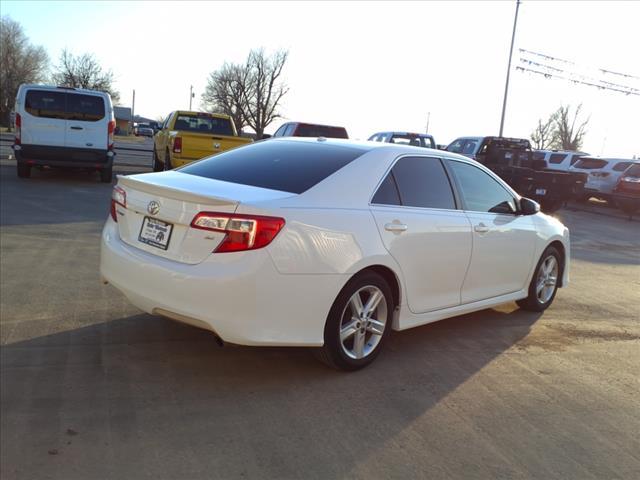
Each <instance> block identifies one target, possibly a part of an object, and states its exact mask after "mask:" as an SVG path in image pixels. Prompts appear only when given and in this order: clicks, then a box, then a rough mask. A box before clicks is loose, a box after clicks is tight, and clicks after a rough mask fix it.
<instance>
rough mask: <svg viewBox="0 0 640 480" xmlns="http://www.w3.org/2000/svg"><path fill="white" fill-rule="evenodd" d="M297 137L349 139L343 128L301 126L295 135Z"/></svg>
mask: <svg viewBox="0 0 640 480" xmlns="http://www.w3.org/2000/svg"><path fill="white" fill-rule="evenodd" d="M293 135H294V136H296V137H325V138H349V137H348V135H347V131H346V130H345V129H344V128H343V127H327V126H325V125H308V124H300V125H298V128H296V130H295V133H294V134H293Z"/></svg>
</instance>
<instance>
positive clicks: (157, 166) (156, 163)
mask: <svg viewBox="0 0 640 480" xmlns="http://www.w3.org/2000/svg"><path fill="white" fill-rule="evenodd" d="M163 170H164V164H163V163H162V162H161V161H160V159H159V158H158V152H156V149H155V148H154V149H153V171H154V172H161V171H163Z"/></svg>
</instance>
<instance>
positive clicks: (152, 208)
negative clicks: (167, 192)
mask: <svg viewBox="0 0 640 480" xmlns="http://www.w3.org/2000/svg"><path fill="white" fill-rule="evenodd" d="M159 211H160V204H159V203H158V202H156V201H155V200H151V201H150V202H149V205H147V212H149V213H150V214H151V215H157V214H158V212H159Z"/></svg>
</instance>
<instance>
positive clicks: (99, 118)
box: [13, 85, 116, 183]
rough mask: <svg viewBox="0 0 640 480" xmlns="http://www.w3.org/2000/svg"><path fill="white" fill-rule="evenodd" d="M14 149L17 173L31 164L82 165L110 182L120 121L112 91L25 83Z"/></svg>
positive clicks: (23, 173)
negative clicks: (115, 134) (117, 119)
mask: <svg viewBox="0 0 640 480" xmlns="http://www.w3.org/2000/svg"><path fill="white" fill-rule="evenodd" d="M15 112H16V119H15V126H16V136H15V143H14V146H13V148H14V151H15V156H16V160H17V162H18V176H19V177H22V178H28V177H29V176H30V175H31V167H32V166H35V165H39V166H44V165H46V166H58V167H83V168H90V169H95V170H97V171H98V172H100V179H101V180H102V181H103V182H105V183H111V176H112V167H113V157H114V155H115V154H114V152H113V134H114V130H115V126H116V122H115V119H114V116H113V106H112V104H111V97H110V96H109V94H108V93H104V92H98V91H95V90H83V89H77V88H70V87H52V86H46V85H20V88H19V89H18V95H17V97H16V106H15Z"/></svg>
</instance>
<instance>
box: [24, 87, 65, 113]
mask: <svg viewBox="0 0 640 480" xmlns="http://www.w3.org/2000/svg"><path fill="white" fill-rule="evenodd" d="M66 96H67V94H66V93H65V92H55V91H50V90H29V91H27V96H26V98H25V101H24V109H25V110H26V111H27V112H28V113H29V114H31V115H33V116H34V117H43V118H57V119H60V120H64V119H66V113H65V103H66Z"/></svg>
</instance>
